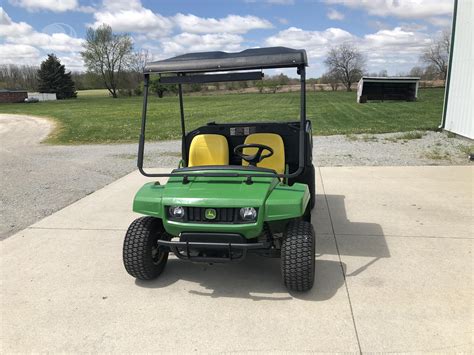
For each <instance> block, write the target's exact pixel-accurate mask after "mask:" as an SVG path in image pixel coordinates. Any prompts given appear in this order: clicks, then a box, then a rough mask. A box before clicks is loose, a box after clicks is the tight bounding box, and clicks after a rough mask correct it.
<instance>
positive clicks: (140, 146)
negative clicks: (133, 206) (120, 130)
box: [137, 74, 150, 175]
mask: <svg viewBox="0 0 474 355" xmlns="http://www.w3.org/2000/svg"><path fill="white" fill-rule="evenodd" d="M149 83H150V74H145V80H144V83H143V89H144V90H143V108H142V125H141V129H140V138H139V141H138V159H137V167H138V170H139V171H140V172H141V173H142V174H144V175H145V172H144V171H143V153H144V151H145V127H146V109H147V105H148V86H149Z"/></svg>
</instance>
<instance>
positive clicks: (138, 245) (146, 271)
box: [123, 217, 168, 280]
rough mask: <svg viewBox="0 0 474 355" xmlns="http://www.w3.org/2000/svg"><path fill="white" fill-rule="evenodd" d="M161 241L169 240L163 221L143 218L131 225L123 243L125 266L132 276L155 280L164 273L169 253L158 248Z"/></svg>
mask: <svg viewBox="0 0 474 355" xmlns="http://www.w3.org/2000/svg"><path fill="white" fill-rule="evenodd" d="M159 239H167V236H166V233H165V230H164V228H163V223H162V222H161V219H159V218H154V217H141V218H138V219H136V220H134V221H133V222H132V224H130V227H128V230H127V233H126V235H125V240H124V243H123V264H124V266H125V269H126V270H127V272H128V273H129V274H130V275H131V276H133V277H136V278H137V279H140V280H153V279H155V278H157V277H158V276H159V275H160V274H161V273H162V272H163V270H164V268H165V266H166V262H167V261H168V252H165V251H163V250H162V249H161V248H159V247H158V244H157V242H158V240H159Z"/></svg>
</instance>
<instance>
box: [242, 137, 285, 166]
mask: <svg viewBox="0 0 474 355" xmlns="http://www.w3.org/2000/svg"><path fill="white" fill-rule="evenodd" d="M244 144H263V145H267V146H269V147H270V148H272V149H273V155H272V156H271V157H268V158H265V159H263V160H262V161H261V162H260V163H258V164H257V166H258V167H261V168H267V169H273V170H275V171H276V172H277V173H278V174H284V173H285V145H284V144H283V139H282V138H281V136H280V135H278V134H275V133H254V134H250V135H248V136H247V138H245V142H244ZM243 153H244V154H255V153H257V148H244V150H243ZM266 154H268V151H263V155H266ZM242 165H249V163H247V162H246V161H245V160H242Z"/></svg>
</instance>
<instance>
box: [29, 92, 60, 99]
mask: <svg viewBox="0 0 474 355" xmlns="http://www.w3.org/2000/svg"><path fill="white" fill-rule="evenodd" d="M28 98H29V99H38V101H54V100H56V94H47V93H43V92H29V93H28Z"/></svg>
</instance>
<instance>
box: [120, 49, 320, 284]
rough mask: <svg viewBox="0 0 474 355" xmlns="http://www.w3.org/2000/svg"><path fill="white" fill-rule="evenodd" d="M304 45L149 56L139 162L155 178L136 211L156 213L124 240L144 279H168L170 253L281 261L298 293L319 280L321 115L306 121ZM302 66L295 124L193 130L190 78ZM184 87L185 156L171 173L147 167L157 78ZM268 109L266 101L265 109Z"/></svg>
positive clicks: (131, 265) (195, 258)
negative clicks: (316, 135)
mask: <svg viewBox="0 0 474 355" xmlns="http://www.w3.org/2000/svg"><path fill="white" fill-rule="evenodd" d="M306 66H307V57H306V52H305V51H304V50H294V49H289V48H283V47H272V48H259V49H248V50H245V51H242V52H239V53H225V52H208V53H191V54H185V55H181V56H178V57H174V58H170V59H166V60H161V61H157V62H152V63H149V64H148V65H147V66H146V68H145V74H144V76H145V78H144V80H145V85H144V88H145V92H144V101H143V113H142V125H141V134H140V141H139V148H138V164H137V165H138V169H139V171H140V172H141V173H142V174H143V175H145V176H147V177H169V179H168V181H167V182H166V184H164V185H161V184H160V183H159V182H150V183H147V184H145V185H144V186H143V187H142V188H141V189H140V190H139V191H138V193H137V194H136V196H135V200H134V203H133V210H134V211H135V212H138V213H141V214H143V215H145V216H146V217H141V218H138V219H136V220H135V221H134V222H133V223H132V224H131V225H130V227H129V228H128V231H127V234H126V236H125V242H124V246H123V261H124V264H125V268H126V270H127V272H128V273H129V274H130V275H132V276H134V277H136V278H138V279H141V280H151V279H154V278H156V277H158V276H159V275H160V274H161V273H162V272H163V270H164V268H165V265H166V262H167V260H168V254H169V252H173V253H174V255H176V257H178V258H179V259H183V260H189V261H192V262H205V263H218V262H237V261H241V260H242V259H244V258H245V257H246V255H247V254H248V253H257V254H260V255H262V256H267V257H279V258H281V274H282V278H283V282H284V284H285V285H286V286H287V288H288V289H289V290H294V291H307V290H309V289H311V287H312V286H313V282H314V265H315V236H314V230H313V226H312V225H311V209H312V208H313V206H314V203H315V176H314V166H313V163H312V144H313V143H312V132H311V122H310V121H307V120H306V91H305V68H306ZM273 68H296V70H297V73H298V74H299V76H300V83H301V99H300V117H299V120H298V121H295V122H285V123H281V122H259V123H251V119H252V118H250V117H249V119H248V121H249V122H245V123H235V124H229V123H225V124H219V123H215V122H211V123H208V124H207V125H205V126H202V127H199V128H196V129H194V130H192V131H186V127H185V119H184V109H183V91H182V85H186V84H193V83H215V82H229V81H249V80H262V78H263V72H262V70H263V69H273ZM151 74H158V75H160V82H161V83H163V84H175V85H177V86H178V97H179V105H180V112H181V117H180V118H181V128H182V160H181V163H180V167H179V168H177V169H174V170H173V171H171V172H170V173H168V174H156V173H151V172H146V171H145V170H144V168H143V155H144V148H145V128H146V119H147V117H146V112H147V97H148V85H149V76H150V75H151ZM261 109H262V110H265V107H261Z"/></svg>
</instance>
